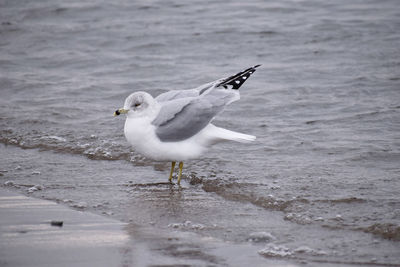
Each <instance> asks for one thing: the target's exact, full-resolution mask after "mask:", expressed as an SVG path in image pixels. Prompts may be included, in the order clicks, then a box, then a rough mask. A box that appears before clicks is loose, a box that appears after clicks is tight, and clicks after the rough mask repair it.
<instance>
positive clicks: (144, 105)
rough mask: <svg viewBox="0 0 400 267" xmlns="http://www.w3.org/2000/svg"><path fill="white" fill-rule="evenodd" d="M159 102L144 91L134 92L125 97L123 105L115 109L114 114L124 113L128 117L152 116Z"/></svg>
mask: <svg viewBox="0 0 400 267" xmlns="http://www.w3.org/2000/svg"><path fill="white" fill-rule="evenodd" d="M159 109H160V108H159V104H158V102H157V100H155V99H154V98H153V97H152V96H151V95H150V94H148V93H146V92H135V93H133V94H131V95H129V96H128V97H127V98H126V99H125V103H124V107H123V108H120V109H118V110H116V111H115V112H114V116H118V115H120V114H126V115H127V116H128V117H132V118H133V117H154V116H155V114H157V112H158V111H159Z"/></svg>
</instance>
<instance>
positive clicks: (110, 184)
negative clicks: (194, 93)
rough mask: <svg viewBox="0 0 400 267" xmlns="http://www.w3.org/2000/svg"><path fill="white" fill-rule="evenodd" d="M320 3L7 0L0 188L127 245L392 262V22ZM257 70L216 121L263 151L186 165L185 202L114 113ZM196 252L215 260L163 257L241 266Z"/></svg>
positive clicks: (357, 8) (396, 127)
mask: <svg viewBox="0 0 400 267" xmlns="http://www.w3.org/2000/svg"><path fill="white" fill-rule="evenodd" d="M325 2H326V1H325ZM325 2H324V1H279V2H264V1H247V2H246V3H240V2H236V1H228V2H227V1H223V2H221V1H209V2H204V1H201V2H200V1H198V2H196V1H191V2H190V4H189V3H186V2H183V3H181V2H178V1H135V2H134V3H131V2H129V1H116V2H115V1H114V3H112V4H111V3H104V2H101V1H96V0H95V1H90V2H87V3H80V2H71V1H69V2H68V3H64V2H63V1H33V2H22V1H0V36H1V38H0V69H1V72H0V103H1V105H0V114H1V115H0V141H1V143H3V144H7V145H11V146H4V145H2V146H1V158H2V161H1V165H0V170H1V171H2V172H1V176H0V180H1V181H2V183H1V184H4V183H5V182H6V181H12V182H13V184H14V185H12V183H8V185H7V186H9V187H11V188H15V189H16V190H20V191H22V192H26V193H27V194H31V195H33V196H37V197H44V198H48V199H53V200H56V201H60V202H62V203H65V204H66V205H70V206H73V207H75V208H78V209H83V210H90V211H94V212H98V213H104V214H106V215H107V216H113V217H115V218H117V219H120V220H123V221H127V222H130V223H131V225H132V227H133V228H134V229H136V230H135V231H136V232H135V233H136V235H138V234H137V232H138V231H139V232H140V231H141V230H137V229H144V228H146V229H147V227H150V229H152V231H167V232H169V231H173V232H174V231H177V232H178V233H189V234H190V233H196V234H198V235H199V236H200V237H199V240H201V239H202V238H203V239H204V238H212V239H213V240H219V241H220V242H222V243H223V244H224V246H227V247H229V248H232V247H234V245H235V246H242V245H243V246H246V248H247V249H246V250H245V251H248V253H249V254H247V255H248V256H249V258H246V260H249V261H252V262H253V263H256V262H257V263H258V261H259V260H260V259H261V261H262V260H265V262H268V261H269V260H271V258H272V259H274V260H275V259H282V258H283V259H287V260H288V261H290V262H291V263H293V264H296V263H301V262H309V263H310V264H311V263H313V262H314V263H315V264H320V263H319V262H324V263H325V264H329V263H331V264H366V263H368V264H375V265H382V264H397V263H398V262H400V257H399V255H398V251H399V249H400V243H399V240H400V197H399V194H398V192H399V189H400V180H399V178H400V165H399V162H400V149H399V148H400V138H399V134H398V133H399V132H400V90H399V88H400V32H399V30H398V29H400V16H399V15H400V8H399V7H398V4H397V1H384V2H382V1H353V2H352V3H348V2H347V1H335V2H334V3H328V2H326V3H325ZM254 64H263V66H262V67H260V68H259V69H258V70H257V72H256V73H255V74H254V75H252V77H251V78H250V79H249V81H247V82H246V84H245V85H244V86H243V87H242V88H241V97H242V99H241V100H240V101H239V102H235V103H234V104H232V105H231V106H229V107H228V108H227V109H226V111H225V112H224V113H223V114H221V116H219V117H218V118H217V119H216V120H215V124H216V125H218V126H222V127H226V128H228V129H232V130H235V131H239V132H243V133H249V134H253V135H256V136H257V141H256V142H254V143H252V144H249V145H243V144H237V143H226V144H222V145H218V146H216V147H214V148H213V149H212V150H210V152H209V153H208V154H206V155H205V156H204V158H202V159H199V160H196V161H189V162H186V163H185V168H184V183H183V188H181V189H179V188H178V187H177V186H170V185H168V184H165V182H166V180H167V177H168V172H169V163H156V162H153V161H151V160H148V159H145V158H144V157H142V156H141V155H139V154H137V153H135V151H134V150H132V149H130V148H129V146H128V144H127V143H126V141H125V139H124V136H123V118H122V117H121V118H113V117H112V113H113V111H114V110H115V109H116V108H119V107H120V106H121V105H122V104H123V101H124V99H125V97H126V96H127V95H129V94H130V93H131V92H133V91H137V90H147V91H148V92H150V93H151V94H153V95H157V94H159V93H161V92H164V91H165V90H168V89H186V88H193V87H196V86H198V85H201V84H202V83H206V82H209V81H212V80H215V79H217V78H220V77H224V76H227V75H230V74H233V73H235V72H237V71H240V70H242V69H244V68H246V67H248V66H252V65H254ZM15 146H18V147H21V148H24V150H22V149H18V148H16V147H15ZM26 149H28V150H26ZM36 184H39V185H42V186H43V187H44V189H42V190H38V191H34V190H31V193H29V192H28V190H29V188H31V187H32V186H34V185H36ZM4 186H5V185H4ZM188 221H189V222H188ZM185 222H186V223H185ZM143 232H146V231H145V230H143ZM269 235H271V236H272V237H273V238H268V237H269ZM133 236H135V234H133ZM144 240H145V241H144V242H145V243H146V242H147V241H146V239H144ZM202 242H203V241H198V242H194V243H195V244H196V245H197V246H198V247H199V248H198V250H197V251H198V252H199V251H201V252H202V253H205V254H207V253H206V252H210V251H219V252H218V253H217V254H218V255H217V256H215V255H214V258H212V257H211V258H212V259H213V260H211V261H209V260H210V257H207V256H204V257H202V256H198V255H199V253H200V252H199V253H197V254H196V253H194V254H190V253H189V255H186V254H185V255H181V254H179V253H175V252H176V251H175V252H174V251H172V252H171V251H170V250H168V249H165V250H164V251H166V252H165V253H167V251H170V252H171V254H170V255H169V257H171V259H170V260H171V262H172V263H171V264H173V263H174V262H175V263H176V261H177V260H187V261H188V262H187V263H189V264H194V265H196V264H199V265H201V264H229V263H230V261H229V260H228V259H229V257H232V258H235V253H234V251H235V250H234V249H232V250H229V249H227V250H226V251H225V252H224V253H222V252H221V251H220V250H218V249H217V248H215V247H214V250H213V249H212V248H210V247H208V248H207V249H206V248H203V249H202V248H201V246H200V244H202ZM247 245H249V246H250V247H247ZM189 250H190V249H189ZM151 251H152V252H151V253H156V252H155V251H157V249H154V250H151ZM159 251H163V250H162V249H160V250H159ZM249 251H252V252H254V254H255V255H256V257H253V256H250V254H251V252H249ZM167 254H168V253H167ZM200 254H201V253H200ZM196 255H197V256H198V258H196ZM251 255H252V254H251ZM193 259H196V260H195V261H193V262H190V261H189V260H193ZM317 262H318V263H317ZM261 264H262V263H261Z"/></svg>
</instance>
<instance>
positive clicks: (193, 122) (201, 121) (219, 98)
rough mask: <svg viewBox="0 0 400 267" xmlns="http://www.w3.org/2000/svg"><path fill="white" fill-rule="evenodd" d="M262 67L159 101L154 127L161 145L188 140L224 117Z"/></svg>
mask: <svg viewBox="0 0 400 267" xmlns="http://www.w3.org/2000/svg"><path fill="white" fill-rule="evenodd" d="M258 66H260V65H256V66H253V67H250V68H248V69H246V70H244V71H241V72H239V73H237V74H235V75H232V76H230V77H227V78H223V79H219V80H216V81H214V82H210V83H207V84H204V85H202V86H199V87H197V88H195V89H191V90H173V91H169V92H166V93H164V94H161V95H159V96H158V97H156V100H157V101H158V102H159V103H160V104H161V109H160V112H159V114H158V115H157V117H156V118H155V119H154V120H153V122H152V124H153V125H155V126H156V134H157V136H158V137H159V138H160V140H161V141H164V142H176V141H182V140H185V139H188V138H190V137H192V136H194V135H195V134H197V133H198V132H200V131H201V130H202V129H203V128H204V127H206V126H207V125H208V124H209V123H210V122H211V121H212V119H213V118H214V117H215V116H216V115H217V114H218V113H220V112H221V111H222V110H223V109H224V107H225V106H226V105H229V104H230V103H232V102H233V101H236V100H239V99H240V95H239V90H238V89H239V88H240V87H241V86H242V85H243V83H244V82H245V81H246V80H247V79H248V78H249V77H250V76H251V74H253V73H254V72H255V70H256V68H257V67H258Z"/></svg>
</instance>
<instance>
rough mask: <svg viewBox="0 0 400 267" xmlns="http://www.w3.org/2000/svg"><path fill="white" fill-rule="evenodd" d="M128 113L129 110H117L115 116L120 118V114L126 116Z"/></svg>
mask: <svg viewBox="0 0 400 267" xmlns="http://www.w3.org/2000/svg"><path fill="white" fill-rule="evenodd" d="M128 111H129V109H123V108H120V109H117V110H116V111H114V116H118V115H120V114H126V113H128Z"/></svg>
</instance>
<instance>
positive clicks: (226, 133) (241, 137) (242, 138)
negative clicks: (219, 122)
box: [208, 124, 256, 144]
mask: <svg viewBox="0 0 400 267" xmlns="http://www.w3.org/2000/svg"><path fill="white" fill-rule="evenodd" d="M208 127H209V128H211V127H212V130H211V131H209V133H210V136H209V137H210V139H209V141H210V144H215V143H219V142H223V141H236V142H240V143H250V142H253V141H254V140H256V137H255V136H254V135H249V134H243V133H238V132H234V131H231V130H228V129H224V128H220V127H217V126H215V125H212V124H210V125H209V126H208Z"/></svg>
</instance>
